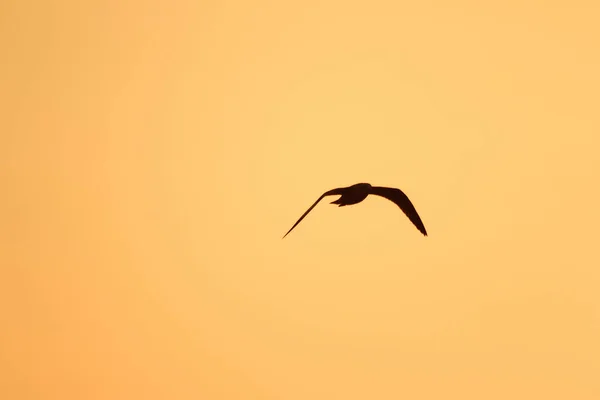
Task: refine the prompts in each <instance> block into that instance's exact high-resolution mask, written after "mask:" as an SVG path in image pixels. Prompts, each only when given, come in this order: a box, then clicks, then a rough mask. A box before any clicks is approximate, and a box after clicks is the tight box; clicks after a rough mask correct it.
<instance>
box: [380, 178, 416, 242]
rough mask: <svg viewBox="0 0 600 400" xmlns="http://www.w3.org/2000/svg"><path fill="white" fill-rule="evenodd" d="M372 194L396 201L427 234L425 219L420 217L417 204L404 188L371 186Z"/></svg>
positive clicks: (409, 217)
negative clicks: (411, 199)
mask: <svg viewBox="0 0 600 400" xmlns="http://www.w3.org/2000/svg"><path fill="white" fill-rule="evenodd" d="M371 194H374V195H376V196H381V197H384V198H386V199H388V200H390V201H391V202H393V203H395V204H396V205H397V206H398V207H400V209H401V210H402V211H403V212H404V214H405V215H406V216H407V217H408V219H410V221H411V222H412V223H413V224H414V225H415V226H416V227H417V229H418V230H419V231H420V232H421V233H422V234H423V235H425V236H427V230H426V229H425V225H423V221H421V217H419V214H418V213H417V210H416V209H415V206H414V205H413V204H412V203H411V201H410V200H409V199H408V196H407V195H406V194H404V192H403V191H402V190H400V189H396V188H388V187H383V186H373V187H372V188H371Z"/></svg>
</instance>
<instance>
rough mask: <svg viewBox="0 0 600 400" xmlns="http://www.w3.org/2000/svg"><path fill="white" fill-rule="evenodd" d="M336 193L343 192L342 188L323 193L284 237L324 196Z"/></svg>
mask: <svg viewBox="0 0 600 400" xmlns="http://www.w3.org/2000/svg"><path fill="white" fill-rule="evenodd" d="M336 194H342V188H337V189H331V190H329V191H327V192H325V193H323V194H322V195H321V197H319V198H318V199H317V201H315V203H314V204H313V205H312V206H310V208H309V209H308V210H306V212H305V213H304V214H302V216H301V217H300V219H298V221H296V223H295V224H294V226H292V227H291V228H290V230H289V231H288V232H287V233H286V234H285V235H283V238H285V237H286V236H287V235H288V233H290V232H291V231H292V229H294V228H295V227H296V225H298V224H299V223H300V221H302V220H303V219H304V217H306V215H307V214H308V213H309V212H310V210H312V209H313V208H315V206H316V205H317V204H318V203H319V202H320V201H321V200H323V197H325V196H333V195H336ZM283 238H282V239H283Z"/></svg>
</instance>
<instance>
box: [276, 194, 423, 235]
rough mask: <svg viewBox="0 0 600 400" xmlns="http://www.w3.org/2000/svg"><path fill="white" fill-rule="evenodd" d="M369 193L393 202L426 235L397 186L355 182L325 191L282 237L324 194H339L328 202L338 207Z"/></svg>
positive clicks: (410, 205) (407, 200) (418, 219)
mask: <svg viewBox="0 0 600 400" xmlns="http://www.w3.org/2000/svg"><path fill="white" fill-rule="evenodd" d="M370 194H372V195H375V196H381V197H384V198H386V199H388V200H390V201H392V202H393V203H395V204H396V205H397V206H398V207H400V209H401V210H402V211H403V212H404V214H405V215H406V216H407V217H408V219H409V220H410V221H411V222H412V223H413V224H414V225H415V227H416V228H417V229H418V230H419V232H421V233H422V234H423V235H424V236H427V230H426V229H425V225H423V221H421V217H419V214H418V213H417V210H416V209H415V206H413V204H412V203H411V201H410V200H409V199H408V196H407V195H406V194H404V192H403V191H402V190H400V189H397V188H391V187H385V186H372V185H371V184H369V183H357V184H355V185H352V186H348V187H342V188H336V189H331V190H328V191H326V192H325V193H323V194H322V195H321V197H319V198H318V199H317V201H315V203H314V204H313V205H312V206H310V208H309V209H308V210H306V212H305V213H304V214H302V216H301V217H300V219H298V221H296V223H295V224H294V226H292V227H291V228H290V230H289V231H288V232H287V233H286V234H285V235H283V237H282V239H284V238H285V237H286V236H287V235H288V234H289V233H290V232H291V231H292V230H293V229H294V228H295V227H296V225H298V224H299V223H300V221H302V220H303V219H304V217H306V215H307V214H308V213H309V212H310V211H311V210H312V209H313V208H315V206H316V205H317V203H319V202H320V201H321V200H323V198H324V197H326V196H335V195H341V197H340V198H338V199H337V200H334V201H332V202H331V203H330V204H336V205H337V206H338V207H344V206H349V205H352V204H358V203H360V202H361V201H363V200H364V199H366V198H367V196H369V195H370Z"/></svg>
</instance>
